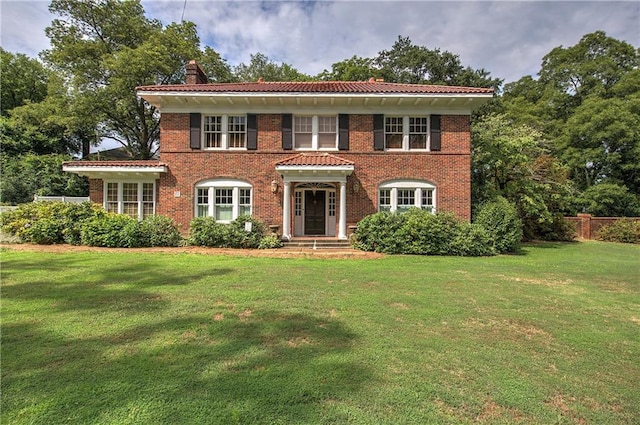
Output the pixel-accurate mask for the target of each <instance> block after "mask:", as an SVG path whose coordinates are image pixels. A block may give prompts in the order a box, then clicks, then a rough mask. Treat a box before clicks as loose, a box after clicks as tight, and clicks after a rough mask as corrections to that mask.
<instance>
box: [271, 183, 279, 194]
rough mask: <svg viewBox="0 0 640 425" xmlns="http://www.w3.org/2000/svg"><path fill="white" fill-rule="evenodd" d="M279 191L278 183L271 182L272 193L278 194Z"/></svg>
mask: <svg viewBox="0 0 640 425" xmlns="http://www.w3.org/2000/svg"><path fill="white" fill-rule="evenodd" d="M277 191H278V182H277V181H275V180H272V181H271V192H272V193H276V192H277Z"/></svg>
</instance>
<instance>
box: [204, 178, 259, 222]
mask: <svg viewBox="0 0 640 425" xmlns="http://www.w3.org/2000/svg"><path fill="white" fill-rule="evenodd" d="M195 189H196V193H195V215H196V216H197V217H215V219H216V221H218V222H221V223H230V222H231V221H233V220H235V219H236V218H238V216H240V215H245V214H246V215H251V205H252V203H253V202H252V192H253V191H252V188H251V185H250V184H249V183H247V182H245V181H242V180H226V179H212V180H205V181H202V182H199V183H198V184H196V187H195Z"/></svg>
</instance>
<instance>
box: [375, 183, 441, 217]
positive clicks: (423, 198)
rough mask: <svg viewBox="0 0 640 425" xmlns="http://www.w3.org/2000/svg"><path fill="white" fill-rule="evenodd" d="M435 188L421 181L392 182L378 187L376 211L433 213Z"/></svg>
mask: <svg viewBox="0 0 640 425" xmlns="http://www.w3.org/2000/svg"><path fill="white" fill-rule="evenodd" d="M435 190H436V188H435V187H434V186H433V185H432V184H430V183H427V182H425V181H421V180H394V181H390V182H385V183H383V184H381V185H380V187H379V191H378V211H390V212H399V213H402V212H405V211H407V210H408V209H409V208H421V209H423V210H427V211H430V212H433V213H435V209H436V206H435Z"/></svg>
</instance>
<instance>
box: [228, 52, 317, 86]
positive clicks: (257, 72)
mask: <svg viewBox="0 0 640 425" xmlns="http://www.w3.org/2000/svg"><path fill="white" fill-rule="evenodd" d="M234 73H235V75H236V78H237V79H238V80H240V81H258V80H259V79H260V78H262V79H263V80H264V81H309V80H311V79H312V77H310V76H309V75H306V74H303V73H301V72H299V71H298V70H297V69H295V68H294V67H293V66H291V65H289V64H288V63H284V62H283V63H281V64H278V63H276V62H274V61H272V60H271V59H269V58H268V57H267V56H266V55H264V54H262V53H256V54H254V55H251V59H250V60H249V63H248V64H244V63H241V64H240V65H238V66H236V67H235V69H234Z"/></svg>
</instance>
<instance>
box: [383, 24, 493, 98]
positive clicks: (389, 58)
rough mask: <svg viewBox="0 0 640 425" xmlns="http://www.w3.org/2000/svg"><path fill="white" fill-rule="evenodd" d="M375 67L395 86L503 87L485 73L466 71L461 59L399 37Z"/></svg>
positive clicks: (481, 71)
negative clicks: (398, 84) (395, 84)
mask: <svg viewBox="0 0 640 425" xmlns="http://www.w3.org/2000/svg"><path fill="white" fill-rule="evenodd" d="M374 63H375V64H376V66H377V67H378V68H379V70H380V73H381V74H382V76H383V77H384V79H385V81H389V82H394V83H407V84H443V85H469V86H473V87H493V88H494V89H496V91H498V89H499V87H500V85H501V84H502V80H500V79H498V78H491V77H490V75H489V72H487V71H485V70H484V69H480V70H473V69H472V68H470V67H467V68H465V67H463V66H462V64H461V63H460V58H459V57H458V55H455V54H453V53H451V52H447V51H444V52H443V51H440V49H435V50H430V49H427V48H426V47H424V46H417V45H415V44H413V43H412V42H411V40H410V39H409V37H402V36H398V40H396V42H395V43H394V44H393V46H392V47H391V49H390V50H382V51H381V52H380V53H378V56H377V57H376V58H375V59H374Z"/></svg>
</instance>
